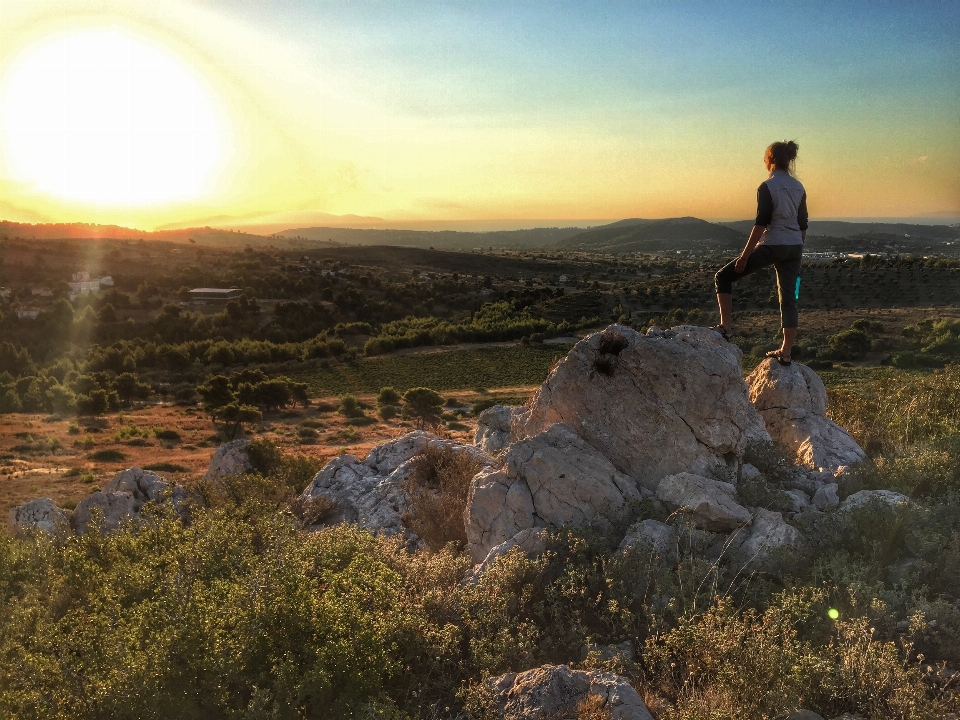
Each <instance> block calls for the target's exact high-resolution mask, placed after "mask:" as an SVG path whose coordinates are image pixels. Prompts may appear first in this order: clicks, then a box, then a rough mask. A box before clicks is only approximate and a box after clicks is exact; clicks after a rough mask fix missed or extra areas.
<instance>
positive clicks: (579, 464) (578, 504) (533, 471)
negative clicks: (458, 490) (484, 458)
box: [464, 423, 642, 562]
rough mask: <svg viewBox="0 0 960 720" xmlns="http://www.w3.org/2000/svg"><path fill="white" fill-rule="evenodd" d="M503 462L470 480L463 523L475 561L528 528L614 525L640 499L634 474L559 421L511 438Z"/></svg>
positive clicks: (606, 526)
mask: <svg viewBox="0 0 960 720" xmlns="http://www.w3.org/2000/svg"><path fill="white" fill-rule="evenodd" d="M503 460H504V464H503V467H502V468H499V469H494V468H490V469H489V470H487V471H485V472H481V473H480V474H478V475H477V476H476V477H475V478H474V479H473V482H472V483H471V487H470V495H469V496H468V498H467V507H466V510H465V512H464V523H465V526H466V532H467V547H468V549H469V551H470V554H471V555H472V557H473V559H474V562H481V561H482V560H483V559H484V558H485V557H486V556H487V554H488V553H489V552H490V550H491V549H492V548H493V547H495V546H496V545H499V544H500V543H503V542H505V541H507V540H509V539H510V538H512V537H513V536H514V535H516V534H517V533H518V532H520V531H521V530H526V529H528V528H537V527H545V526H551V525H553V526H570V527H578V526H581V525H586V524H590V525H594V526H596V527H599V528H601V529H603V528H610V527H612V524H613V523H614V522H616V521H617V520H620V519H622V518H623V517H625V516H626V514H627V513H629V512H630V507H631V503H637V502H639V501H640V499H641V497H642V496H641V494H640V491H639V490H638V488H637V483H636V480H634V479H633V478H631V477H628V476H627V475H624V474H623V473H621V472H619V471H618V470H617V468H616V467H614V465H613V463H611V462H610V460H608V459H607V458H606V457H604V455H602V454H601V453H600V452H599V451H598V450H597V449H596V448H594V447H592V446H591V445H589V444H588V443H587V442H586V441H584V440H583V439H582V438H581V437H580V436H579V435H577V433H576V432H574V430H573V428H571V427H569V426H567V425H564V424H562V423H556V424H553V425H551V426H550V427H548V428H547V429H546V430H544V431H543V432H541V433H539V434H538V435H535V436H534V437H531V438H528V439H526V440H522V441H520V442H517V443H515V444H513V445H512V446H511V447H510V449H509V451H508V452H507V454H506V455H505V456H504V459H503Z"/></svg>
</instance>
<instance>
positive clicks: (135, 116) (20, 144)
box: [0, 27, 229, 207]
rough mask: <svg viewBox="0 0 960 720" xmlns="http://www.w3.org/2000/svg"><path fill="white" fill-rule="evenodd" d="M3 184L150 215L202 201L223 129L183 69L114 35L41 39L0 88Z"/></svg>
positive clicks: (220, 158) (132, 39)
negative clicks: (174, 205)
mask: <svg viewBox="0 0 960 720" xmlns="http://www.w3.org/2000/svg"><path fill="white" fill-rule="evenodd" d="M0 83H2V85H0V163H2V172H3V174H4V175H5V176H6V177H8V178H9V179H11V180H14V181H16V182H19V183H22V184H24V185H26V186H27V187H28V188H30V189H31V190H32V191H33V192H36V193H39V194H42V195H47V196H52V197H54V198H58V199H60V200H62V201H67V202H75V203H79V204H86V205H96V206H107V207H110V206H113V207H131V206H143V207H146V206H157V205H165V204H169V203H175V202H183V201H189V200H194V199H197V198H200V197H202V196H204V195H205V194H208V193H210V192H212V191H213V189H214V188H213V187H212V185H213V183H214V182H215V179H216V175H217V173H218V171H219V170H220V169H221V168H222V165H223V163H224V161H225V156H226V154H227V146H228V134H229V128H228V123H227V122H226V119H225V114H224V112H223V111H222V109H221V107H220V106H219V103H218V99H217V97H216V94H215V92H214V91H213V89H212V88H211V86H210V85H209V83H207V82H206V80H205V78H204V77H203V76H202V75H201V74H200V73H198V72H197V71H196V70H195V69H194V68H193V67H191V65H190V64H188V63H187V62H185V61H184V60H182V59H181V58H180V57H178V56H177V55H176V54H175V53H173V52H171V51H170V50H168V49H167V48H165V47H163V46H161V45H159V44H157V43H156V42H154V41H153V40H151V39H147V38H145V37H140V36H138V35H135V34H133V33H131V32H130V31H128V30H126V29H122V28H117V27H102V28H84V29H75V30H67V31H61V32H58V33H56V34H53V35H48V36H46V37H45V38H43V39H40V40H38V41H36V42H35V43H34V44H32V45H30V46H28V47H27V48H25V49H24V50H23V51H22V52H21V53H20V54H19V55H18V56H17V57H16V58H14V59H13V60H12V62H10V63H9V64H7V66H6V68H5V70H4V72H3V76H2V77H0Z"/></svg>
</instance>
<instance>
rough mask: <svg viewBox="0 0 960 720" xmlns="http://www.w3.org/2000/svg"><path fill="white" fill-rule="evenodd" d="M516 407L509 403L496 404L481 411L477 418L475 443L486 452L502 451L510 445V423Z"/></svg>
mask: <svg viewBox="0 0 960 720" xmlns="http://www.w3.org/2000/svg"><path fill="white" fill-rule="evenodd" d="M514 414H515V408H512V407H510V406H509V405H494V406H493V407H489V408H487V409H486V410H484V411H483V412H482V413H480V417H478V418H477V434H476V436H475V437H474V443H475V444H476V445H477V447H479V448H480V449H481V450H483V451H484V452H485V453H490V454H491V455H492V454H494V453H498V452H501V451H503V450H506V449H507V448H508V447H509V446H510V423H511V421H512V420H513V416H514Z"/></svg>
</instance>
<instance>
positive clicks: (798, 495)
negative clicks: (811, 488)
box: [785, 489, 810, 513]
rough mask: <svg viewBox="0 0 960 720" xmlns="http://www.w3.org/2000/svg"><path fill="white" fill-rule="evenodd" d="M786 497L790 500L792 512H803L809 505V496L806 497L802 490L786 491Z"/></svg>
mask: <svg viewBox="0 0 960 720" xmlns="http://www.w3.org/2000/svg"><path fill="white" fill-rule="evenodd" d="M785 492H786V494H787V496H788V497H789V498H790V502H791V503H792V504H793V506H792V507H791V508H790V510H791V511H792V512H795V513H797V512H803V509H804V508H805V507H807V506H808V505H810V496H809V495H807V494H806V493H805V492H804V491H803V490H796V489H794V490H786V491H785Z"/></svg>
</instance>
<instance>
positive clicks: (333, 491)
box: [301, 431, 497, 559]
mask: <svg viewBox="0 0 960 720" xmlns="http://www.w3.org/2000/svg"><path fill="white" fill-rule="evenodd" d="M427 448H433V449H438V450H439V449H443V450H446V451H448V452H452V453H466V454H468V455H470V456H471V457H474V458H475V459H476V460H477V461H478V462H479V463H480V464H481V465H482V466H484V467H487V468H492V467H495V466H496V465H497V463H496V461H495V460H493V459H492V458H490V457H489V456H488V455H486V454H485V453H484V452H482V451H481V450H479V449H478V448H476V447H474V446H473V445H463V444H461V443H456V442H453V441H450V440H441V439H440V438H438V437H437V436H436V435H431V434H430V433H426V432H423V431H416V432H412V433H408V434H407V435H404V436H403V437H400V438H397V439H396V440H391V441H390V442H387V443H384V444H382V445H378V446H377V447H375V448H373V449H372V450H371V451H370V452H369V454H368V455H367V457H366V458H364V459H363V460H362V461H361V460H359V459H358V458H357V457H355V456H353V455H341V456H340V457H338V458H335V459H333V460H331V461H330V462H329V463H327V464H326V466H324V468H323V469H322V470H321V471H320V472H318V473H317V474H316V475H315V476H314V478H313V480H312V481H311V482H310V484H309V485H307V487H306V488H304V490H303V493H302V494H301V498H302V499H303V500H311V499H313V498H317V497H324V498H326V499H327V500H332V501H333V502H334V503H335V511H334V513H333V514H332V515H331V516H330V517H329V518H328V519H327V520H326V522H327V523H329V524H335V523H340V522H348V523H354V524H357V525H362V526H363V527H366V528H369V529H370V530H373V531H375V532H379V533H383V534H385V535H397V534H409V531H408V530H407V529H406V527H405V526H404V524H403V515H404V513H405V512H406V510H407V500H406V496H405V495H404V493H403V489H402V485H403V482H404V480H406V479H407V476H408V475H409V474H410V472H411V470H412V469H413V463H412V462H411V460H412V459H413V458H414V456H416V455H418V454H419V453H421V452H423V451H424V450H426V449H427ZM481 559H483V558H481Z"/></svg>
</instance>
